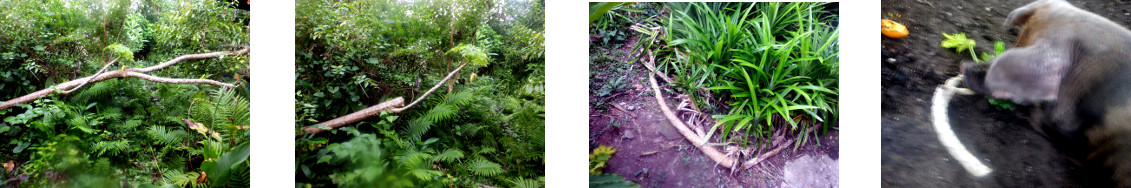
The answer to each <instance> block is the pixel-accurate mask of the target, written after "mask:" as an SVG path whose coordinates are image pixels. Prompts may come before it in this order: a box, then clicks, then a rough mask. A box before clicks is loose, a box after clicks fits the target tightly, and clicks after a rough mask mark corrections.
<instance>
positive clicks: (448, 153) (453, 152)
mask: <svg viewBox="0 0 1131 188" xmlns="http://www.w3.org/2000/svg"><path fill="white" fill-rule="evenodd" d="M460 158H463V151H460V150H459V149H455V148H448V149H447V150H444V152H443V153H440V154H439V155H436V156H434V157H432V159H433V160H436V161H444V162H452V161H455V160H456V159H460Z"/></svg>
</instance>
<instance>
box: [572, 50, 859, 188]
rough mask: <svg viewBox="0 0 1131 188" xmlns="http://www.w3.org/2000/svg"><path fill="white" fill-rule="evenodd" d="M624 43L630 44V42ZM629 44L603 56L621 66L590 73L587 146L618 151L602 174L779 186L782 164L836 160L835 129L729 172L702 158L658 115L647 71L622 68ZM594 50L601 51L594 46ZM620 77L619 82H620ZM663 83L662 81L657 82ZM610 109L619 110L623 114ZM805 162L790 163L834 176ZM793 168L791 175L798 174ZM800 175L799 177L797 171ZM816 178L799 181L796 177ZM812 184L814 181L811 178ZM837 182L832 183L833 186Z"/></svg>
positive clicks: (690, 183)
mask: <svg viewBox="0 0 1131 188" xmlns="http://www.w3.org/2000/svg"><path fill="white" fill-rule="evenodd" d="M628 41H629V42H628V43H627V44H633V43H634V42H633V41H634V39H629V40H628ZM628 48H631V46H628V47H626V48H620V49H619V50H621V52H623V53H607V54H606V55H609V56H615V57H617V58H618V59H620V61H621V62H592V61H591V63H590V65H589V69H590V81H591V82H593V83H591V84H590V87H591V88H590V105H589V148H590V150H592V149H594V148H596V147H597V146H599V145H604V146H610V147H613V148H615V149H617V152H616V153H615V154H613V157H612V159H610V160H609V162H608V167H607V168H606V169H605V173H616V174H620V175H622V176H624V177H625V178H626V179H627V180H629V181H632V182H635V183H638V184H641V185H643V186H644V187H778V186H780V185H782V184H783V181H784V179H785V177H784V174H785V173H784V168H785V166H786V163H787V162H789V161H792V160H795V159H798V158H799V157H801V156H803V155H806V156H812V157H820V156H827V157H828V158H829V159H832V160H836V159H838V158H839V156H840V155H839V144H838V140H839V135H838V133H839V131H837V130H835V129H830V130H829V132H828V134H824V135H822V136H820V138H819V140H820V145H819V146H818V145H816V143H813V142H809V143H807V144H805V145H804V146H803V147H800V148H798V149H797V150H796V151H794V150H792V148H787V149H784V150H782V151H781V152H780V153H778V154H776V155H774V156H772V157H770V158H769V159H767V160H765V161H763V162H761V163H760V164H758V165H757V166H755V167H752V168H749V169H740V170H738V171H735V172H731V171H730V170H729V169H727V168H724V167H722V166H718V165H716V164H715V162H714V161H712V160H711V159H710V158H707V157H706V156H705V155H704V154H703V153H702V152H700V151H699V149H698V148H696V147H695V146H694V145H693V144H692V143H691V142H689V141H687V139H685V138H684V137H683V135H681V134H680V133H679V132H678V131H677V130H676V129H675V128H674V127H672V125H671V124H670V123H669V122H668V121H667V119H665V117H664V116H663V114H662V113H661V112H660V109H659V107H658V106H657V105H658V104H657V103H656V101H655V97H653V96H652V95H653V93H654V92H653V91H652V89H651V86H650V84H649V82H648V79H647V78H648V77H646V75H647V74H646V73H648V70H647V69H646V68H645V67H644V66H643V65H642V64H641V63H632V64H624V63H623V62H624V61H627V60H629V59H627V58H624V57H623V56H624V55H622V54H627V51H629V50H630V49H628ZM597 51H600V49H599V48H598V49H597ZM621 77H623V78H621ZM616 79H623V81H622V83H623V84H624V86H625V87H624V88H623V89H620V90H616V91H613V92H612V93H613V94H610V95H608V96H606V97H604V98H602V97H597V96H595V95H594V91H595V90H597V89H598V88H595V87H600V86H603V85H605V84H610V83H608V82H611V81H610V80H616ZM661 84H663V83H661ZM661 88H664V89H662V90H664V91H663V93H664V94H663V95H664V96H665V97H667V98H668V101H667V103H668V104H673V105H674V104H679V101H676V100H674V99H673V98H672V96H674V95H675V94H673V93H671V91H672V90H670V89H666V88H667V87H663V86H662V87H661ZM614 106H620V107H621V108H623V110H621V109H618V108H616V107H614ZM790 147H792V145H791V146H790ZM812 161H815V160H804V161H798V162H794V163H813V164H811V165H797V166H798V168H806V169H807V170H813V171H814V172H811V173H817V174H825V175H830V174H831V175H836V174H838V173H839V172H838V171H837V169H838V168H837V167H836V166H831V165H836V163H817V162H812ZM800 171H801V169H795V171H794V172H800ZM798 174H802V173H798ZM807 178H808V179H818V178H817V177H816V176H814V177H813V178H809V177H801V178H795V179H807ZM814 181H816V180H814ZM835 184H836V183H835V182H833V185H835Z"/></svg>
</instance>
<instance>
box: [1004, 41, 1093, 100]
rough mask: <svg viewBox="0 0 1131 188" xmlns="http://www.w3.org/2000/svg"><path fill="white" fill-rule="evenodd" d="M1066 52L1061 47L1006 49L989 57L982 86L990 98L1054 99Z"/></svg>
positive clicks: (1066, 64) (1064, 69)
mask: <svg viewBox="0 0 1131 188" xmlns="http://www.w3.org/2000/svg"><path fill="white" fill-rule="evenodd" d="M1070 56H1071V53H1067V52H1066V51H1065V50H1064V49H1050V48H1038V47H1033V46H1030V47H1024V48H1014V49H1010V50H1009V51H1006V52H1005V53H1002V54H1001V55H999V56H998V57H997V58H995V59H994V60H993V61H994V62H993V65H991V66H990V70H989V71H988V72H986V80H985V86H986V89H987V90H988V91H989V93H990V95H991V96H993V97H994V98H1001V99H1012V100H1013V101H1051V100H1056V98H1057V93H1058V92H1059V91H1060V82H1061V80H1063V78H1064V75H1065V74H1066V73H1067V72H1068V67H1069V65H1071V62H1070V59H1072V58H1071V57H1070Z"/></svg>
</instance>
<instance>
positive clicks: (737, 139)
mask: <svg viewBox="0 0 1131 188" xmlns="http://www.w3.org/2000/svg"><path fill="white" fill-rule="evenodd" d="M830 9H831V10H830ZM602 11H603V12H602ZM835 11H836V4H835V3H635V4H633V3H591V8H590V20H591V23H592V24H591V25H590V35H591V36H594V38H593V39H591V41H592V43H591V50H595V51H597V53H598V54H597V55H596V57H598V58H596V59H594V60H598V61H601V60H602V59H601V58H599V57H601V56H603V53H601V52H603V51H610V50H613V49H620V48H623V47H625V46H621V45H624V43H626V42H628V41H626V40H627V38H631V37H626V36H625V35H635V37H637V40H636V41H637V42H635V44H630V45H632V51H631V52H632V53H633V54H625V55H626V56H630V57H632V58H630V59H632V60H631V61H629V62H636V61H637V60H642V59H650V58H655V66H656V67H657V68H658V70H659V71H660V72H662V74H664V75H671V76H672V83H669V85H670V86H671V87H672V88H674V89H676V90H677V91H679V92H680V93H684V94H687V95H688V96H689V97H690V99H691V103H692V104H691V105H692V106H693V107H694V108H695V109H697V110H700V111H702V112H703V113H710V114H716V115H713V116H712V117H713V118H715V119H716V121H717V123H716V124H714V125H713V127H711V128H710V129H709V131H708V132H709V133H708V134H707V137H708V138H711V137H712V135H713V134H716V132H721V133H718V134H719V135H721V136H722V139H723V140H724V142H727V143H739V144H744V145H745V144H748V143H754V144H763V145H766V144H770V143H772V142H771V141H769V140H770V139H771V135H772V134H773V132H774V129H783V128H784V129H788V130H789V131H790V132H792V133H795V134H798V135H797V139H794V140H792V141H794V143H795V144H794V148H796V147H798V146H800V145H803V144H805V143H806V142H808V141H809V140H812V137H813V135H816V133H817V132H821V131H810V130H812V129H813V128H818V127H819V128H820V130H823V131H827V130H828V129H830V128H836V126H834V125H836V124H837V101H838V100H837V96H838V91H839V89H838V82H837V80H838V77H839V55H838V54H839V53H838V50H837V48H838V46H839V45H838V43H837V37H838V35H839V33H840V32H839V29H837V27H836V23H837V15H836V13H835ZM626 32H627V33H631V34H625V33H626ZM618 41H619V42H618ZM616 51H619V50H616ZM614 54H615V53H614ZM602 89H604V88H602ZM601 91H603V90H599V91H598V93H600V92H601ZM715 130H717V131H715Z"/></svg>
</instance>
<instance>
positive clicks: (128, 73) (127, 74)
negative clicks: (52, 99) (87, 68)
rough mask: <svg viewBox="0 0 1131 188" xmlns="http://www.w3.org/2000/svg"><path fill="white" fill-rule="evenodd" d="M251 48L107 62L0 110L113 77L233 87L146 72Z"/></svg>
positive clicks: (0, 106) (241, 52) (243, 51)
mask: <svg viewBox="0 0 1131 188" xmlns="http://www.w3.org/2000/svg"><path fill="white" fill-rule="evenodd" d="M250 49H251V47H249V46H244V47H243V49H240V50H236V51H220V52H211V53H203V54H189V55H182V56H180V57H177V58H174V59H173V60H169V61H167V62H164V63H161V64H157V65H154V66H150V67H145V68H128V69H122V70H115V71H107V72H103V71H104V70H105V69H106V68H107V67H109V64H107V66H105V67H103V68H102V71H99V72H101V73H96V74H95V75H92V76H87V77H83V78H79V79H74V80H71V81H67V82H64V83H61V84H57V85H55V86H52V87H50V88H47V89H42V90H39V91H36V92H32V93H31V94H27V95H24V96H20V97H16V98H14V99H11V100H8V101H5V102H3V103H0V110H4V109H8V108H11V107H12V106H15V105H16V104H21V103H28V102H31V101H35V100H36V99H39V98H40V97H44V96H47V95H50V94H53V93H56V92H57V91H58V92H59V93H60V94H68V93H70V92H72V91H74V90H76V89H78V88H79V87H82V86H84V85H86V84H88V83H96V82H100V81H104V80H107V79H111V78H140V79H144V80H149V81H152V82H159V83H170V84H210V85H215V86H221V87H228V88H231V87H235V85H233V84H229V83H223V82H219V81H215V80H210V79H182V78H165V77H157V76H153V75H148V74H145V73H148V72H153V71H156V70H161V69H163V68H166V67H169V66H172V65H173V64H176V63H178V62H181V61H183V60H191V59H204V58H212V57H219V56H222V55H238V54H244V53H247V52H248V51H249V50H250ZM111 63H113V62H111Z"/></svg>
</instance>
